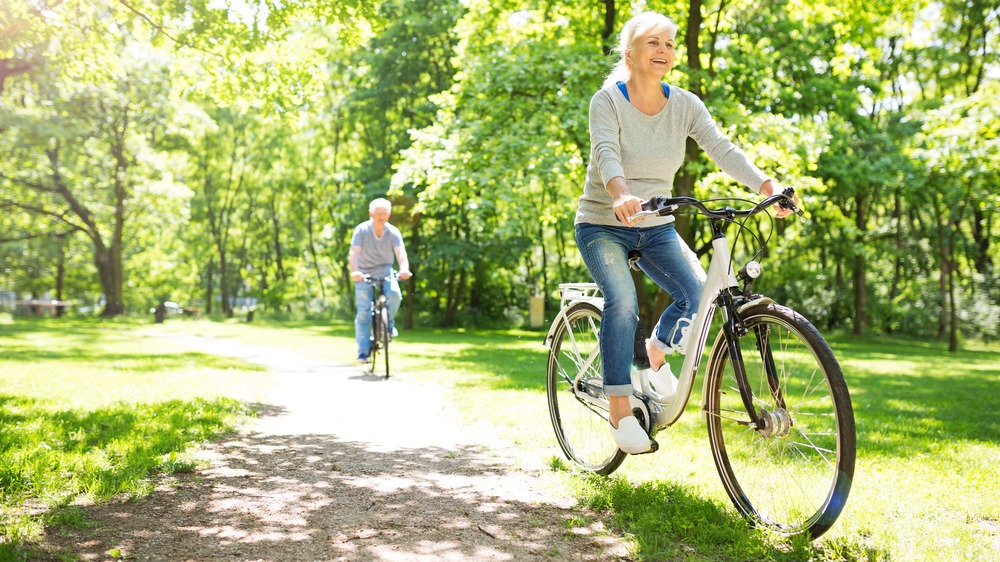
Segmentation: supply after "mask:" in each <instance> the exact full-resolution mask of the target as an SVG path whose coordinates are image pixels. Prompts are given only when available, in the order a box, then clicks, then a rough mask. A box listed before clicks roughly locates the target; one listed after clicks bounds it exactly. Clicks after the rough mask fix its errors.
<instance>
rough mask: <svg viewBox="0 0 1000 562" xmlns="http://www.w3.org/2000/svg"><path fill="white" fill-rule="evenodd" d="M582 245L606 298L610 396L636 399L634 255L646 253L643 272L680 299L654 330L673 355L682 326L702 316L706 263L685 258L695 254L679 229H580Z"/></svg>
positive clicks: (603, 339) (656, 341)
mask: <svg viewBox="0 0 1000 562" xmlns="http://www.w3.org/2000/svg"><path fill="white" fill-rule="evenodd" d="M576 243H577V246H578V247H579V248H580V253H581V254H582V255H583V262H584V263H585V264H586V265H587V270H588V271H590V276H591V277H593V278H594V282H596V283H597V285H598V287H600V288H601V293H603V295H604V312H603V314H602V316H601V333H600V345H601V363H602V365H601V366H602V367H603V369H604V392H605V393H606V394H608V395H611V396H631V394H632V379H631V374H630V372H631V367H632V351H633V342H634V341H635V329H636V326H637V325H638V320H639V318H638V315H639V302H638V299H637V298H636V292H635V284H634V283H633V282H632V275H631V274H630V273H629V265H628V253H629V251H631V250H639V251H640V252H642V258H641V259H640V260H639V262H638V265H639V268H640V269H642V271H643V272H644V273H646V275H648V276H649V277H650V278H651V279H652V280H653V281H654V282H655V283H656V284H657V285H659V286H660V287H662V288H663V289H664V290H665V291H667V293H669V294H670V296H671V297H673V299H674V302H673V303H671V304H670V306H668V307H667V309H666V310H664V311H663V314H662V315H661V316H660V320H659V322H657V324H656V327H655V328H654V329H653V338H652V339H653V345H655V346H656V347H657V348H658V349H661V350H663V351H666V352H668V353H670V352H673V351H675V350H679V344H680V343H681V341H682V337H683V334H682V333H681V330H680V329H679V328H680V326H679V324H684V325H685V326H686V325H689V323H690V320H691V318H692V317H693V316H694V315H695V313H696V312H698V301H699V300H700V297H701V290H702V287H704V282H703V279H704V269H703V268H701V264H700V263H695V264H692V263H691V262H690V261H689V260H687V259H685V257H684V253H683V252H685V251H690V250H687V245H686V244H684V243H683V241H682V240H681V239H680V237H679V236H678V235H677V231H676V230H675V229H674V225H673V224H666V225H663V226H654V227H650V228H629V227H624V226H602V225H594V224H578V225H576ZM696 268H697V269H696ZM682 319H687V321H686V322H684V321H682Z"/></svg>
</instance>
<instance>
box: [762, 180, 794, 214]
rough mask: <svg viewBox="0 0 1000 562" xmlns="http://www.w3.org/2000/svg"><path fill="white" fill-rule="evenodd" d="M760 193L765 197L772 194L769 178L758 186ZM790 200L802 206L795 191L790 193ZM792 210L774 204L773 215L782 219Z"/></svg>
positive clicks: (772, 188) (772, 186) (772, 185)
mask: <svg viewBox="0 0 1000 562" xmlns="http://www.w3.org/2000/svg"><path fill="white" fill-rule="evenodd" d="M760 194H761V195H763V196H764V197H765V198H767V197H770V196H772V195H774V184H773V183H772V182H771V180H767V181H765V182H764V183H763V184H762V185H761V186H760ZM792 202H793V203H795V206H796V207H800V208H801V207H802V201H801V200H800V199H799V195H798V194H797V193H794V194H792ZM793 212H794V211H792V210H791V209H784V208H782V207H780V206H778V205H775V206H774V216H775V217H778V218H779V219H783V218H785V217H787V216H788V215H790V214H792V213H793Z"/></svg>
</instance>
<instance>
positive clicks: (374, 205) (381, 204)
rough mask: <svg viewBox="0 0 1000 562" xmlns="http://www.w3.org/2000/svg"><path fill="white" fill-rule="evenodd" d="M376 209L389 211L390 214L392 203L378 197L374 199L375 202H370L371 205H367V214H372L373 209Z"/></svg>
mask: <svg viewBox="0 0 1000 562" xmlns="http://www.w3.org/2000/svg"><path fill="white" fill-rule="evenodd" d="M378 208H382V209H385V210H386V211H389V212H390V213H391V212H392V203H390V202H389V200H388V199H385V198H383V197H379V198H378V199H376V200H374V201H372V202H371V203H369V204H368V212H369V213H374V212H375V209H378Z"/></svg>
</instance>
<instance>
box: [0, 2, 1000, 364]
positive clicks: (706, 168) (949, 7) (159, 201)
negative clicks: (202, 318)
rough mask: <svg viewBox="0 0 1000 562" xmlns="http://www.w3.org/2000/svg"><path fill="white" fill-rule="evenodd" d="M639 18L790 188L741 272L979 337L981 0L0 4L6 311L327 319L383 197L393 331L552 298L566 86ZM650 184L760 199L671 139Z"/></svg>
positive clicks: (984, 134) (649, 300) (998, 7)
mask: <svg viewBox="0 0 1000 562" xmlns="http://www.w3.org/2000/svg"><path fill="white" fill-rule="evenodd" d="M643 9H653V10H657V11H661V12H662V13H665V14H667V15H669V16H671V17H672V18H673V19H674V20H675V21H676V22H677V23H678V25H679V26H680V30H679V31H678V37H677V44H678V64H677V66H676V67H675V68H674V70H673V71H672V72H671V73H670V74H668V75H667V77H666V78H665V80H666V81H667V82H668V83H670V84H673V85H675V86H679V87H682V88H685V89H688V90H690V91H692V92H694V93H695V94H697V95H698V96H700V97H701V98H702V99H703V100H705V102H706V104H707V105H708V106H709V108H710V111H711V112H712V114H713V116H714V117H715V118H716V119H717V121H718V123H719V126H720V127H721V128H722V129H723V130H724V131H725V132H726V133H727V134H728V135H730V137H731V138H732V139H733V140H734V141H736V142H737V143H738V144H740V145H741V146H742V147H744V149H745V150H746V152H747V153H748V154H749V155H750V156H751V158H752V159H753V160H754V161H755V162H756V163H757V164H758V165H759V166H760V167H761V168H762V169H763V170H764V171H765V173H767V174H769V175H772V176H773V177H775V178H777V179H778V180H779V181H781V182H783V183H785V184H788V185H794V186H796V187H797V188H798V190H799V191H798V192H799V194H800V195H801V196H802V199H803V202H804V206H805V209H806V210H807V213H808V220H807V221H804V222H802V221H797V220H785V221H779V222H775V223H771V222H770V221H767V220H764V221H761V222H760V223H759V224H756V225H753V227H754V228H755V229H759V232H760V234H761V236H764V237H767V236H770V237H771V238H770V240H771V242H770V245H769V246H768V256H767V257H769V258H770V259H769V260H765V261H764V265H765V269H764V272H765V273H764V276H763V277H762V279H761V281H760V285H761V287H760V288H761V290H764V291H766V292H767V293H768V294H770V295H772V296H774V297H776V298H777V299H778V300H780V301H784V302H787V303H789V304H790V305H792V306H794V307H795V308H796V309H798V310H800V311H801V312H802V313H804V314H805V315H806V316H807V317H809V318H810V319H811V320H812V321H813V322H814V323H815V324H817V325H818V326H820V327H821V329H844V330H849V331H851V332H853V333H855V334H863V333H872V332H878V333H891V334H904V335H910V336H919V337H940V338H946V339H948V340H950V345H951V348H952V349H956V348H957V347H959V346H960V342H961V339H962V338H977V339H987V340H988V339H995V338H996V337H998V335H1000V282H998V281H1000V280H998V279H997V277H998V273H997V265H998V253H1000V250H998V247H997V244H996V241H997V234H998V230H1000V225H998V221H997V211H998V207H1000V190H998V189H997V188H996V186H997V185H998V184H1000V181H998V180H1000V178H998V175H1000V172H998V171H1000V139H998V133H1000V118H998V115H997V114H998V107H1000V106H998V104H997V102H996V100H997V99H1000V60H998V46H1000V39H998V32H1000V1H998V0H961V1H960V0H944V1H926V0H921V1H916V2H906V3H900V2H895V1H893V0H866V1H861V0H834V1H827V0H824V1H823V2H818V1H815V0H687V1H663V2H656V1H652V0H649V1H646V2H632V3H627V2H616V1H615V0H600V1H592V2H577V1H569V0H566V1H559V0H551V1H531V0H504V1H485V0H386V1H383V2H379V3H376V2H366V1H365V0H336V1H335V2H328V1H325V0H303V1H301V2H276V1H273V0H263V1H254V0H229V1H223V0H153V1H146V2H136V1H133V0H0V154H2V155H3V160H2V164H0V307H2V306H6V307H12V306H13V303H14V302H15V301H17V300H24V299H33V298H35V299H37V298H45V299H52V300H57V301H69V302H72V303H73V306H72V307H67V308H65V309H60V311H59V312H61V313H63V312H64V313H67V314H84V313H89V314H101V315H102V316H105V317H114V316H117V315H121V314H129V315H149V313H150V312H149V311H150V309H151V308H153V307H155V306H157V305H158V304H160V303H163V302H165V301H173V302H177V303H180V305H181V306H184V307H191V308H192V309H194V308H197V309H199V310H201V311H203V312H205V313H208V314H212V315H222V316H233V315H234V314H237V313H242V312H244V311H245V309H246V308H248V307H255V308H256V309H257V310H260V311H263V312H266V313H268V314H274V315H276V316H281V315H288V316H293V315H302V314H308V315H330V314H351V313H352V312H353V311H352V308H353V289H352V285H351V283H350V279H349V271H348V266H347V253H348V246H349V243H350V236H351V233H352V230H353V228H354V226H355V225H356V224H358V223H359V222H362V221H363V220H366V219H367V206H368V202H369V201H370V200H371V199H373V198H375V197H381V196H387V197H388V198H389V199H391V200H392V202H393V204H394V207H393V214H392V219H391V222H392V223H393V224H396V225H397V226H399V227H400V229H401V230H402V232H403V234H404V237H405V240H406V245H407V251H408V253H409V255H410V263H411V266H412V267H411V269H412V270H413V271H414V273H415V276H414V277H413V278H412V279H410V280H409V281H408V282H407V283H406V285H405V303H406V304H405V309H404V315H405V324H406V325H407V326H412V325H414V324H418V325H437V326H463V325H469V326H490V325H492V326H496V325H518V324H520V323H523V321H524V318H525V315H526V310H527V308H528V303H529V299H530V298H531V297H532V296H538V295H541V296H544V297H546V299H547V301H548V302H547V304H548V307H549V310H550V311H551V310H552V307H554V306H556V304H557V300H556V298H555V290H556V287H557V285H558V283H560V282H567V281H586V280H589V276H588V275H587V272H586V269H585V268H584V267H583V265H582V262H581V261H580V259H579V256H578V252H577V250H576V248H575V242H574V238H573V217H574V213H575V210H576V201H577V198H578V196H579V194H580V193H581V190H582V185H583V181H584V175H585V170H586V164H587V159H588V153H589V134H588V130H587V111H588V105H589V101H590V97H591V96H592V94H593V93H594V92H595V91H596V90H597V89H598V88H599V87H600V86H601V83H602V81H603V78H604V76H605V75H606V74H607V73H608V71H609V70H610V67H611V65H612V63H613V56H614V53H613V52H612V49H613V47H614V45H615V42H616V38H617V32H618V31H619V30H620V28H621V26H622V24H623V23H624V22H625V21H626V20H627V19H628V18H629V17H631V16H632V15H633V14H634V13H636V12H637V11H640V10H643ZM674 193H675V194H680V195H695V196H698V197H710V196H711V197H717V196H738V197H744V198H749V199H757V198H758V196H756V195H755V194H752V193H749V192H748V191H747V190H746V189H745V188H742V187H741V186H738V185H736V184H735V183H734V182H733V181H732V180H731V179H729V178H728V177H726V176H724V175H723V174H722V173H721V172H719V171H718V170H717V169H716V168H715V166H714V165H713V164H712V163H711V162H709V161H708V160H707V159H706V158H705V156H704V155H703V154H702V153H701V152H700V150H699V149H698V147H697V146H696V145H694V144H693V143H691V142H689V145H688V147H687V155H686V164H685V166H684V168H683V170H682V173H681V174H679V175H678V178H677V181H676V184H675V186H674ZM704 222H705V221H697V220H696V221H691V220H680V221H678V229H679V231H680V232H681V233H682V235H683V236H685V238H686V239H687V240H688V241H689V243H690V245H691V246H692V247H693V248H695V249H696V250H699V251H700V252H703V251H704V250H705V248H706V245H707V242H708V232H707V224H704ZM754 250H756V247H754V246H753V245H752V240H751V239H750V238H749V237H745V236H744V237H741V239H740V241H739V242H738V243H737V246H736V251H737V259H738V260H741V261H746V260H748V259H750V258H751V257H752V254H753V251H754ZM638 286H639V288H640V297H641V298H640V301H641V303H640V304H641V307H642V308H643V309H644V310H645V311H647V316H650V315H649V314H648V311H649V310H650V309H653V308H654V307H655V308H657V309H659V307H662V306H663V305H664V304H665V302H666V299H667V298H668V297H667V296H666V295H665V294H663V293H662V292H660V291H656V290H655V287H654V286H653V285H651V284H649V283H648V282H645V281H642V280H639V281H638ZM81 310H82V311H83V312H81ZM88 311H89V312H88ZM548 316H549V317H551V313H550V314H549V315H548Z"/></svg>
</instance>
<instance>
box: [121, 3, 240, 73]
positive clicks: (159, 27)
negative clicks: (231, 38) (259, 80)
mask: <svg viewBox="0 0 1000 562" xmlns="http://www.w3.org/2000/svg"><path fill="white" fill-rule="evenodd" d="M118 3H119V4H121V5H122V6H124V7H125V8H126V9H128V10H129V11H130V12H132V13H133V14H135V15H136V16H138V17H139V18H141V19H142V20H144V21H145V22H146V23H148V24H149V25H151V26H152V27H153V29H155V30H156V31H159V32H160V33H162V34H163V36H164V37H166V38H167V39H170V40H171V41H173V42H174V43H176V44H177V45H180V46H182V47H187V48H189V49H194V50H196V51H201V52H203V53H205V54H207V55H211V56H213V57H215V58H216V59H217V60H222V57H220V56H219V55H218V54H216V53H213V52H212V51H209V50H207V49H203V48H201V47H199V46H197V45H194V44H193V43H185V42H183V41H181V40H180V39H178V38H177V37H175V36H173V35H171V34H169V33H167V30H166V29H164V28H163V26H162V25H160V24H158V23H156V22H155V21H153V20H152V18H150V17H149V16H147V15H146V14H144V13H143V12H140V11H139V10H138V9H136V8H135V7H133V6H132V5H131V4H129V3H128V2H126V1H125V0H118Z"/></svg>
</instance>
